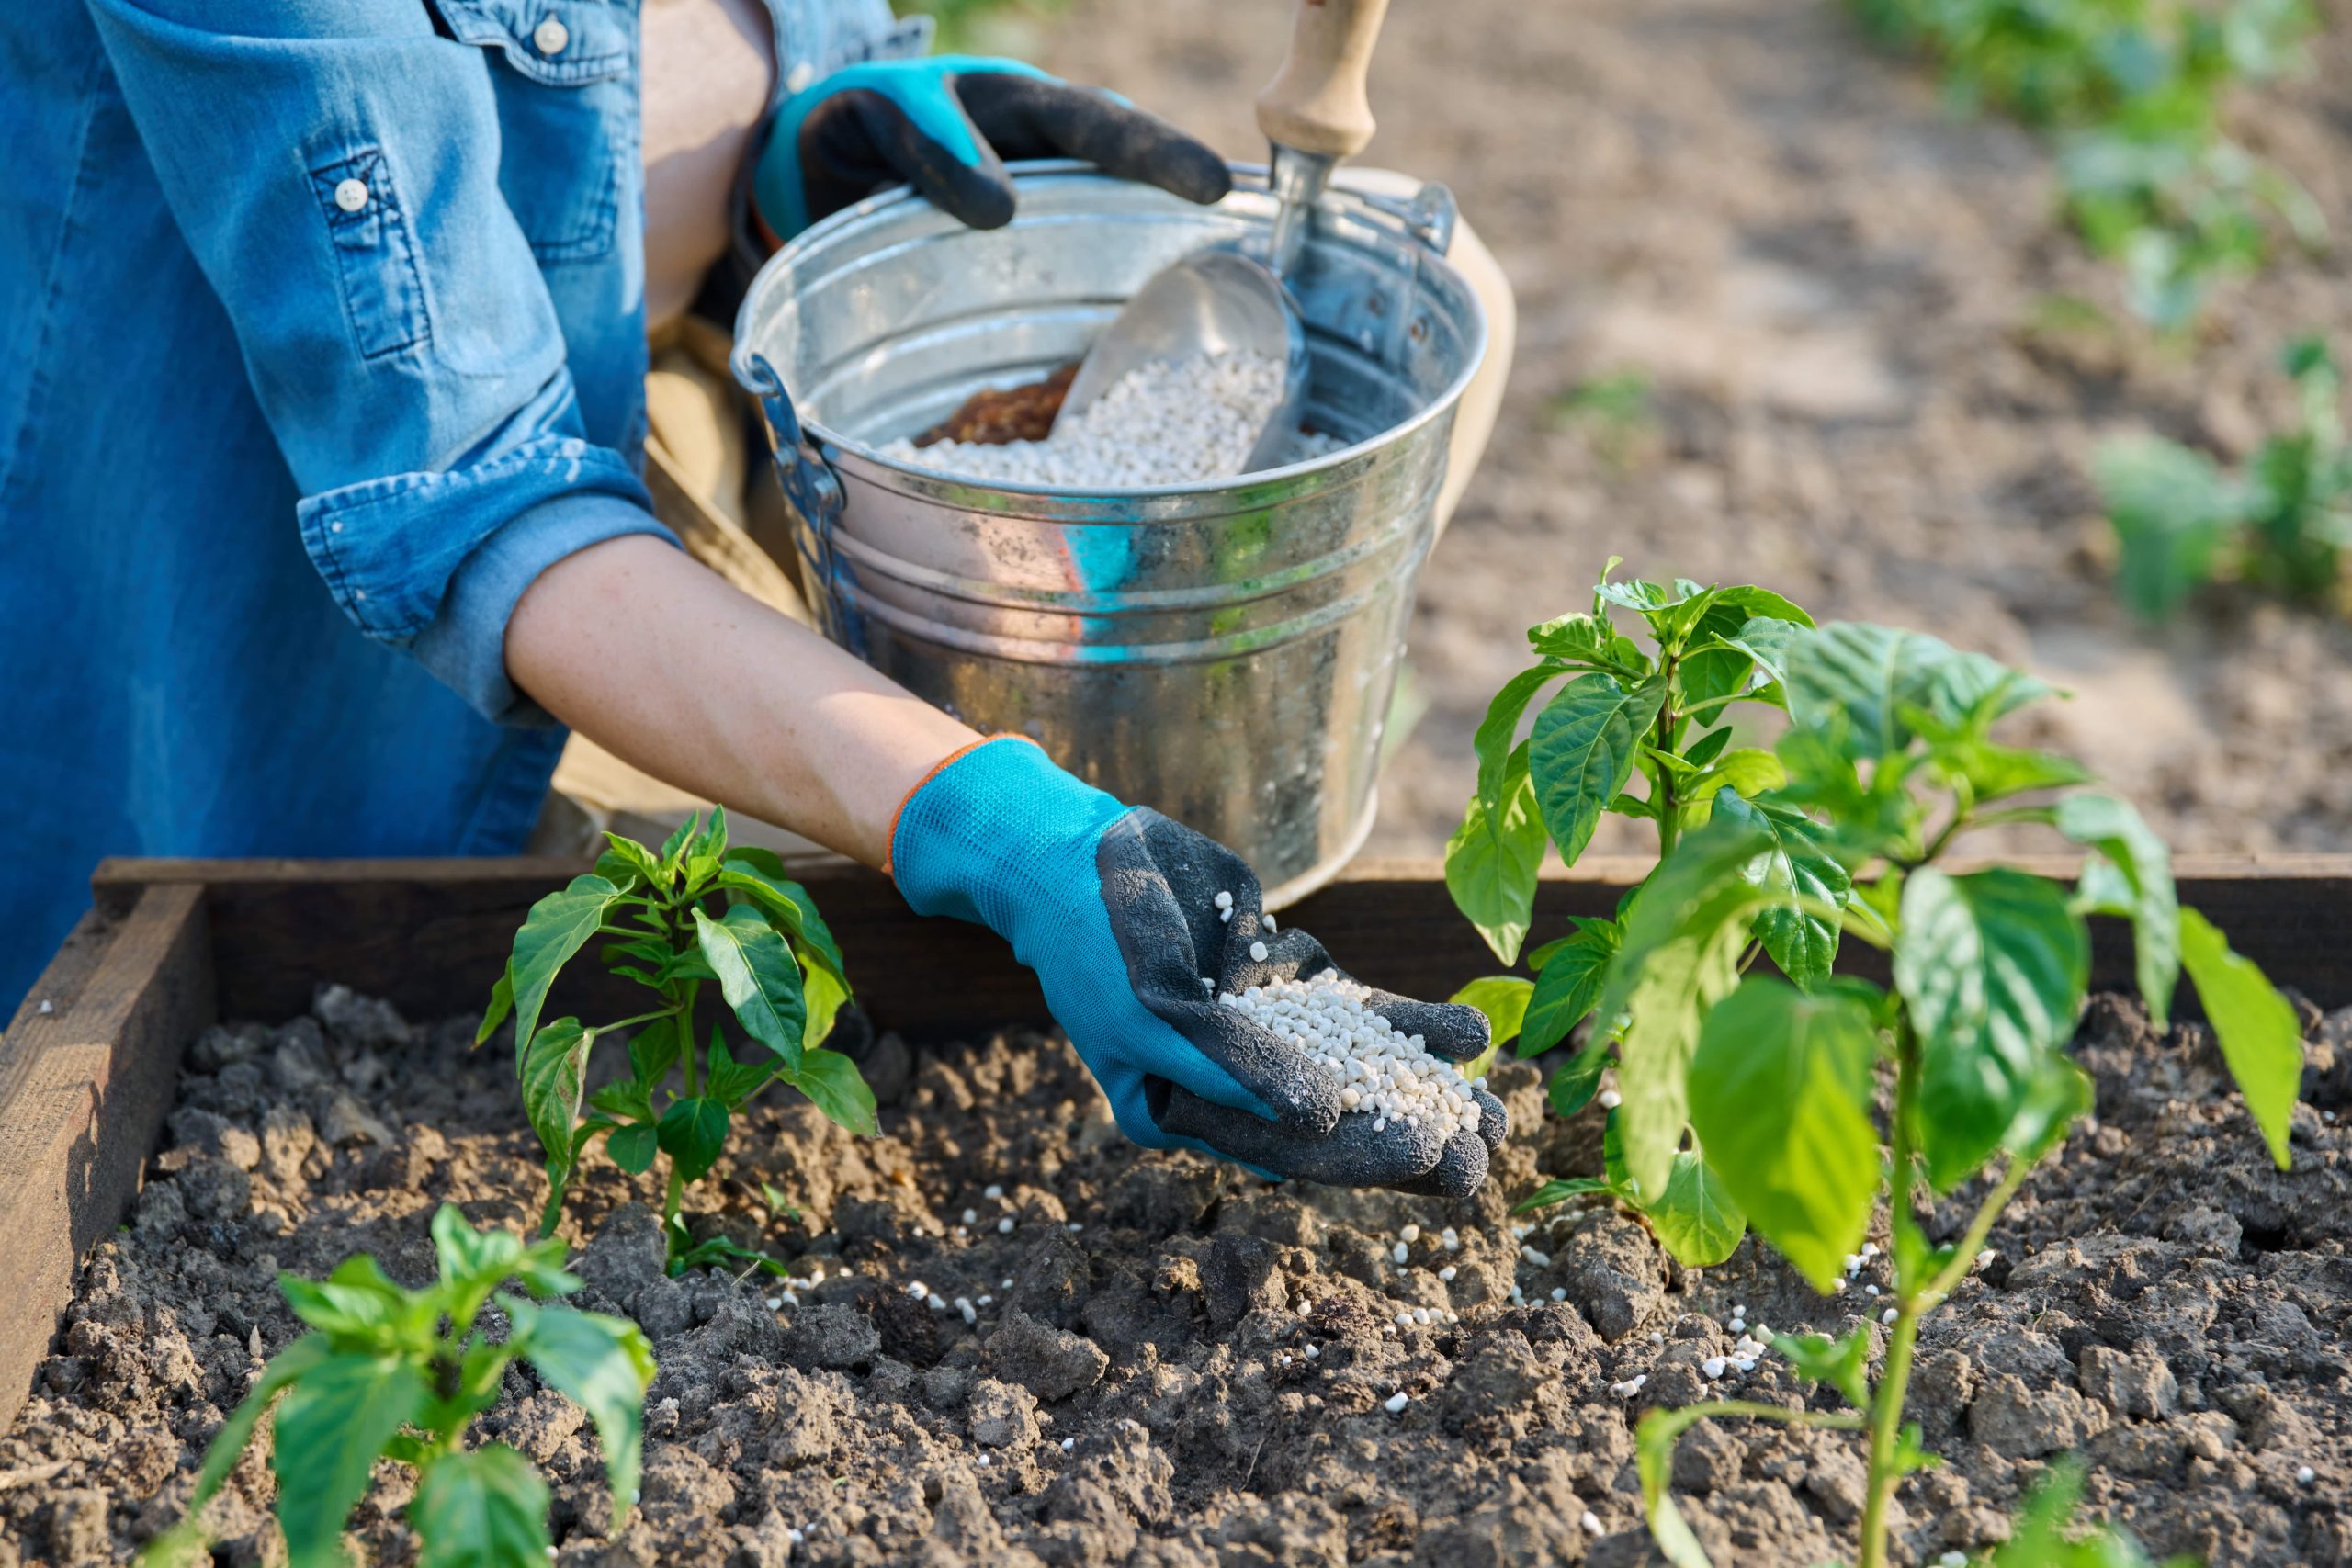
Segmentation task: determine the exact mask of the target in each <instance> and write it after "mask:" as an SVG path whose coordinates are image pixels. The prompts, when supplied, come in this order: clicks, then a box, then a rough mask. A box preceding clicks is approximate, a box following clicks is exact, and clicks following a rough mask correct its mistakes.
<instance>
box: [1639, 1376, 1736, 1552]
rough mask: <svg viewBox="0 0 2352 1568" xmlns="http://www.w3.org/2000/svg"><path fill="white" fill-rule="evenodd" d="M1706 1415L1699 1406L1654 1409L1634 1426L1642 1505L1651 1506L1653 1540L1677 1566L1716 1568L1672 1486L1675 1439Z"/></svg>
mask: <svg viewBox="0 0 2352 1568" xmlns="http://www.w3.org/2000/svg"><path fill="white" fill-rule="evenodd" d="M1706 1415H1707V1413H1706V1411H1705V1410H1704V1409H1703V1408H1697V1407H1686V1408H1684V1409H1680V1410H1653V1411H1651V1412H1649V1413H1648V1414H1647V1415H1645V1416H1643V1417H1642V1420H1641V1425H1639V1426H1637V1427H1634V1469H1635V1470H1636V1471H1637V1472H1639V1473H1640V1475H1641V1478H1642V1506H1644V1507H1645V1508H1646V1509H1648V1510H1649V1517H1650V1544H1652V1545H1653V1546H1655V1547H1657V1550H1658V1554H1659V1555H1660V1556H1662V1557H1664V1558H1665V1559H1666V1560H1667V1562H1670V1563H1672V1564H1673V1565H1674V1568H1713V1564H1712V1563H1710V1562H1708V1561H1707V1553H1706V1551H1705V1549H1704V1548H1702V1547H1701V1546H1700V1544H1699V1538H1698V1537H1697V1536H1695V1535H1692V1534H1691V1526H1690V1523H1689V1521H1687V1520H1686V1519H1684V1518H1683V1517H1682V1510H1680V1509H1679V1508H1677V1507H1676V1506H1674V1496H1673V1494H1672V1493H1671V1492H1670V1491H1669V1490H1668V1488H1669V1486H1670V1485H1671V1484H1672V1483H1673V1480H1674V1443H1675V1439H1676V1438H1679V1437H1681V1436H1682V1433H1683V1429H1684V1428H1685V1427H1691V1426H1693V1425H1695V1424H1696V1423H1698V1422H1700V1421H1703V1420H1705V1419H1706ZM1621 1462H1622V1461H1621Z"/></svg>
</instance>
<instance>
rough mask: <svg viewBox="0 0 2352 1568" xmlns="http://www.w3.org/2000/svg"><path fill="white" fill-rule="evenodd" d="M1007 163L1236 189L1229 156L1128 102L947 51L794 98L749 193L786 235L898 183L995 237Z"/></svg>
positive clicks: (819, 85) (1001, 219)
mask: <svg viewBox="0 0 2352 1568" xmlns="http://www.w3.org/2000/svg"><path fill="white" fill-rule="evenodd" d="M1008 158H1010V159H1016V160H1017V159H1022V158H1083V159H1085V160H1086V161H1087V162H1089V163H1091V164H1098V165H1100V166H1101V167H1102V169H1103V172H1104V173H1106V174H1111V175H1118V176H1119V177H1120V178H1122V179H1130V180H1143V181H1145V182H1147V183H1148V184H1151V185H1156V186H1160V187H1161V188H1163V189H1165V190H1170V191H1173V192H1175V193H1176V194H1177V195H1178V196H1181V197H1184V198H1185V199H1186V200H1188V201H1197V202H1201V203H1203V204H1206V203H1209V202H1214V201H1217V200H1220V199H1222V198H1223V197H1224V196H1225V193H1226V192H1227V190H1229V189H1231V188H1232V183H1233V182H1232V176H1231V175H1230V173H1229V172H1228V171H1227V168H1226V165H1225V160H1224V159H1222V158H1220V157H1218V156H1217V155H1216V153H1215V152H1210V151H1209V150H1208V149H1207V148H1206V147H1204V146H1203V145H1202V144H1201V143H1200V142H1198V141H1193V139H1192V138H1191V137H1189V136H1187V135H1185V134H1184V133H1183V132H1182V131H1181V130H1177V129H1176V128H1175V127H1174V126H1172V125H1170V124H1169V123H1168V122H1167V121H1165V120H1162V119H1157V118H1153V117H1152V116H1150V115H1148V114H1145V113H1144V112H1143V111H1142V110H1140V109H1138V108H1136V107H1134V106H1133V105H1131V104H1129V103H1127V102H1125V100H1124V99H1121V98H1118V97H1116V96H1113V95H1111V94H1109V93H1103V92H1097V91H1095V90H1094V89H1092V88H1090V87H1075V86H1072V85H1070V84H1069V83H1067V82H1064V81H1061V80H1059V79H1058V78H1056V77H1053V76H1048V75H1046V73H1044V72H1042V71H1040V70H1038V69H1037V68H1036V67H1035V66H1034V65H1023V63H1021V62H1019V61H1017V60H989V59H983V58H980V57H978V56H974V55H967V54H942V55H934V56H933V57H932V58H931V59H928V60H880V61H869V62H865V63H863V64H859V65H849V66H844V67H842V69H841V70H839V71H836V72H834V73H831V75H829V76H826V77H823V78H822V79H820V80H819V81H817V82H815V83H813V84H811V85H809V86H808V87H806V88H803V89H802V90H801V91H800V92H797V93H796V94H794V95H793V96H791V97H789V98H787V99H786V100H785V102H784V105H783V107H780V108H779V109H777V111H776V117H775V124H774V125H773V126H772V127H771V128H770V129H769V132H768V140H767V143H766V145H765V146H764V147H763V149H762V150H761V152H760V161H759V167H758V169H757V170H756V171H755V172H754V174H753V175H752V197H753V200H754V203H755V205H756V206H757V208H758V209H759V216H760V219H761V220H762V221H763V222H764V223H765V224H766V225H767V227H768V228H769V230H770V231H773V232H774V233H775V235H776V236H777V237H778V238H779V239H789V238H791V237H792V236H793V235H794V234H797V233H798V232H799V231H801V230H803V229H805V228H807V227H808V226H809V224H811V223H813V222H815V221H816V220H818V219H820V218H822V217H824V216H825V215H826V214H827V213H829V212H834V211H838V210H839V209H842V208H844V207H847V206H849V205H850V204H851V203H852V202H855V201H862V200H864V199H865V197H869V196H871V195H873V194H874V193H875V192H876V191H877V190H879V189H881V188H882V187H883V186H893V185H901V184H903V185H910V186H914V187H915V189H916V190H918V191H920V192H921V193H922V195H923V196H925V197H929V198H930V199H931V200H932V201H933V203H934V204H936V205H937V206H938V207H940V208H941V209H944V211H946V212H948V213H951V214H953V215H954V216H955V217H956V218H958V219H960V220H963V221H964V222H966V223H967V224H969V225H971V226H972V227H973V228H975V229H998V228H1001V227H1003V226H1004V225H1005V224H1006V223H1009V222H1011V221H1012V178H1011V177H1010V176H1009V175H1006V174H1005V172H1004V162H1003V160H1005V159H1008Z"/></svg>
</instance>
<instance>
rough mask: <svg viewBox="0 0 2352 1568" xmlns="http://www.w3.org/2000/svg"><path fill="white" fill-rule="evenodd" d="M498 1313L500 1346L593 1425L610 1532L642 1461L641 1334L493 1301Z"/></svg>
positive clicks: (646, 1354) (574, 1315) (628, 1326)
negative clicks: (505, 1321) (501, 1312)
mask: <svg viewBox="0 0 2352 1568" xmlns="http://www.w3.org/2000/svg"><path fill="white" fill-rule="evenodd" d="M499 1305H501V1306H503V1307H504V1308H505V1309H506V1311H507V1314H508V1315H509V1316H511V1317H512V1318H513V1319H514V1320H515V1332H514V1335H513V1337H511V1338H510V1339H509V1341H508V1345H509V1347H510V1348H512V1349H513V1351H514V1352H515V1354H516V1355H518V1356H521V1357H522V1358H524V1359H526V1360H527V1361H529V1362H530V1363H531V1365H532V1367H533V1368H534V1369H535V1370H537V1372H538V1374H539V1376H540V1378H541V1379H543V1380H544V1381H545V1382H548V1384H549V1385H551V1386H552V1387H553V1388H554V1389H555V1390H556V1391H557V1392H558V1393H561V1394H562V1395H563V1396H564V1397H565V1398H566V1399H569V1400H571V1402H572V1403H573V1404H577V1405H578V1406H580V1408H581V1409H582V1410H585V1411H586V1412H588V1418H589V1419H590V1420H591V1421H594V1423H595V1424H596V1440H597V1442H598V1443H599V1444H601V1445H602V1446H603V1448H604V1450H605V1480H606V1481H607V1482H608V1483H610V1485H611V1487H612V1493H613V1523H614V1525H615V1526H616V1527H617V1526H618V1525H619V1523H620V1521H621V1520H622V1519H623V1518H624V1517H626V1516H627V1515H628V1506H629V1504H630V1503H631V1502H633V1501H634V1500H635V1499H636V1497H637V1477H638V1467H639V1462H640V1461H641V1460H642V1458H643V1453H644V1446H645V1437H644V1412H645V1390H646V1388H647V1386H648V1385H649V1384H650V1383H651V1382H653V1347H652V1346H651V1345H650V1344H648V1343H647V1342H646V1338H645V1331H644V1330H642V1329H640V1328H639V1327H638V1325H636V1324H634V1323H631V1322H630V1321H629V1320H628V1319H627V1318H625V1317H607V1316H605V1315H604V1314H600V1313H592V1312H575V1311H573V1310H572V1309H571V1308H570V1307H537V1306H533V1305H532V1304H531V1303H529V1302H526V1301H523V1300H521V1299H519V1298H517V1297H514V1296H502V1297H500V1298H499Z"/></svg>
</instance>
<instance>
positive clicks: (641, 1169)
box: [605, 1122, 661, 1176]
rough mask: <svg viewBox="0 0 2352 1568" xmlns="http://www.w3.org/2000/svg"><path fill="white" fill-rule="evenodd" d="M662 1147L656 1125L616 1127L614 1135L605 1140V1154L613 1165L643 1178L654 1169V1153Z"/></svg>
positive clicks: (636, 1124)
mask: <svg viewBox="0 0 2352 1568" xmlns="http://www.w3.org/2000/svg"><path fill="white" fill-rule="evenodd" d="M660 1146H661V1141H660V1139H659V1138H658V1137H657V1136H656V1134H655V1131H654V1124H653V1123H652V1122H636V1123H634V1124H632V1125H630V1126H627V1127H616V1128H614V1129H613V1135H612V1136H611V1137H609V1138H606V1139H605V1153H606V1154H608V1155H610V1156H613V1163H614V1164H615V1165H616V1166H619V1167H620V1168H622V1169H623V1170H625V1171H628V1173H629V1174H630V1175H631V1176H643V1175H644V1174H645V1173H646V1172H647V1171H648V1170H650V1169H651V1168H653V1155H654V1151H655V1150H656V1149H657V1148H659V1147H660Z"/></svg>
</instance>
